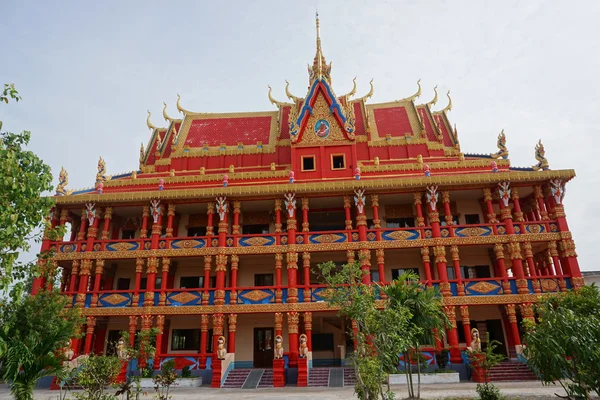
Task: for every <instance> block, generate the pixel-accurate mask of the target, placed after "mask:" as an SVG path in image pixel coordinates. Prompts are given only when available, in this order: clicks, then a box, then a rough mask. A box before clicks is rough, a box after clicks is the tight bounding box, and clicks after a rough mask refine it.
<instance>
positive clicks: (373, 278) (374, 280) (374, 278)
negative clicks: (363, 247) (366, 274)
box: [371, 271, 381, 282]
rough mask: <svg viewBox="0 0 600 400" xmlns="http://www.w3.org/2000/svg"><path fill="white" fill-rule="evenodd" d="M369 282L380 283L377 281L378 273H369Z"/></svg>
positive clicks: (379, 280)
mask: <svg viewBox="0 0 600 400" xmlns="http://www.w3.org/2000/svg"><path fill="white" fill-rule="evenodd" d="M371 282H381V279H379V271H371Z"/></svg>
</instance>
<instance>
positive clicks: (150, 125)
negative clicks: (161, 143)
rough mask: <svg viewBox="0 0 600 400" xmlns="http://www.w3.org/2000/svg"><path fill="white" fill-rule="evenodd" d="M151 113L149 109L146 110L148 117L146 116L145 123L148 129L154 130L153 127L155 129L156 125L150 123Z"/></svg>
mask: <svg viewBox="0 0 600 400" xmlns="http://www.w3.org/2000/svg"><path fill="white" fill-rule="evenodd" d="M151 115H152V113H151V112H150V110H148V118H146V125H148V129H150V130H155V129H157V128H156V126H154V125H152V122H150V116H151Z"/></svg>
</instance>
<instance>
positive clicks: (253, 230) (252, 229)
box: [242, 224, 269, 235]
mask: <svg viewBox="0 0 600 400" xmlns="http://www.w3.org/2000/svg"><path fill="white" fill-rule="evenodd" d="M264 233H269V225H267V224H253V225H242V234H243V235H260V234H264Z"/></svg>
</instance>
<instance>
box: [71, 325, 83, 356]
mask: <svg viewBox="0 0 600 400" xmlns="http://www.w3.org/2000/svg"><path fill="white" fill-rule="evenodd" d="M81 328H82V327H81V325H77V328H76V329H75V332H74V334H75V336H74V337H73V338H71V350H73V357H72V358H71V359H75V358H77V356H78V355H79V349H80V347H81V346H80V343H81V342H80V340H81V339H79V338H78V336H79V334H80V333H81Z"/></svg>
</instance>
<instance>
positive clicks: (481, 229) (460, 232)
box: [454, 226, 493, 237]
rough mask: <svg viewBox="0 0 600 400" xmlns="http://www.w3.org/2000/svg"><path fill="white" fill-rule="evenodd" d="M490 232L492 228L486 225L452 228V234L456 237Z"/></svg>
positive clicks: (484, 234)
mask: <svg viewBox="0 0 600 400" xmlns="http://www.w3.org/2000/svg"><path fill="white" fill-rule="evenodd" d="M492 232H493V231H492V228H490V227H488V226H468V227H465V228H456V229H455V230H454V234H455V235H456V236H458V237H475V236H490V235H491V234H492Z"/></svg>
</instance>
